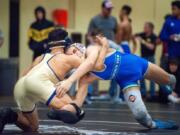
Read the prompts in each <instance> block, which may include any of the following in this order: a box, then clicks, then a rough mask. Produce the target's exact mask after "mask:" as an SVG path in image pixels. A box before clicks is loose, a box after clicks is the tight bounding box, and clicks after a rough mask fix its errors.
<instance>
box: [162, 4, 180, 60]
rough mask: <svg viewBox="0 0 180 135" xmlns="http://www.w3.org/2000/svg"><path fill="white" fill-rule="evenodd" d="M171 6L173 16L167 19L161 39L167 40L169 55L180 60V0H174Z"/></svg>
mask: <svg viewBox="0 0 180 135" xmlns="http://www.w3.org/2000/svg"><path fill="white" fill-rule="evenodd" d="M171 7H172V16H170V17H168V18H167V19H166V20H165V22H164V25H163V28H162V30H161V33H160V39H161V40H162V41H165V42H167V45H168V55H169V56H168V57H169V58H170V59H171V58H177V59H178V60H180V1H173V2H172V3H171Z"/></svg>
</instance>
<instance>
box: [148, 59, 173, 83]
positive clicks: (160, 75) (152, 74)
mask: <svg viewBox="0 0 180 135" xmlns="http://www.w3.org/2000/svg"><path fill="white" fill-rule="evenodd" d="M145 78H146V79H149V80H152V81H154V82H156V83H158V84H167V85H171V86H174V85H175V84H176V78H175V76H174V75H171V74H169V73H167V72H166V71H164V70H163V69H162V68H160V67H159V66H157V65H155V64H153V63H149V65H148V71H147V72H146V75H145Z"/></svg>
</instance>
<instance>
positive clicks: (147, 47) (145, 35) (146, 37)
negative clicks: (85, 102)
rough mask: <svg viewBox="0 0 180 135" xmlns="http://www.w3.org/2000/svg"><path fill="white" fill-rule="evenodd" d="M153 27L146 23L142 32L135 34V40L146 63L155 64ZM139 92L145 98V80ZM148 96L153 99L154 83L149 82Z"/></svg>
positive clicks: (155, 37)
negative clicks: (139, 45)
mask: <svg viewBox="0 0 180 135" xmlns="http://www.w3.org/2000/svg"><path fill="white" fill-rule="evenodd" d="M153 30H154V25H153V23H151V22H146V23H145V25H144V32H142V33H139V34H136V37H137V39H138V40H139V41H140V44H141V56H142V57H143V58H145V59H147V60H148V61H150V62H152V63H155V58H154V55H155V50H156V40H157V36H156V35H155V34H154V32H153ZM141 90H142V91H141V92H142V95H143V96H144V97H146V91H147V89H146V84H145V80H142V81H141ZM150 96H151V99H153V98H154V97H155V83H154V82H152V81H151V82H150Z"/></svg>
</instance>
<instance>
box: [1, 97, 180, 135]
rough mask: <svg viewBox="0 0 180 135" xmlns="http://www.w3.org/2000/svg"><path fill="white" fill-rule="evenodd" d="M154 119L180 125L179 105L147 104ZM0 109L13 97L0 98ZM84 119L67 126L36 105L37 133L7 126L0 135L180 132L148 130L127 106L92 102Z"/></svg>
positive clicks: (161, 134) (11, 104) (164, 134)
mask: <svg viewBox="0 0 180 135" xmlns="http://www.w3.org/2000/svg"><path fill="white" fill-rule="evenodd" d="M146 105H147V108H148V110H149V112H150V114H151V115H152V117H153V118H154V119H163V120H174V121H176V122H177V123H178V124H179V125H180V105H172V104H171V105H170V104H169V105H162V104H155V103H151V104H148V103H146ZM0 107H13V108H15V109H17V108H16V104H15V102H14V101H13V99H12V98H7V97H0ZM84 109H85V111H86V116H85V118H84V119H83V120H82V121H80V122H79V123H78V124H76V125H66V124H63V123H62V122H59V121H53V120H49V119H48V118H47V117H46V113H47V111H48V108H47V107H45V106H43V105H39V106H38V110H39V117H40V128H39V132H38V133H23V132H22V131H21V130H20V129H18V128H17V127H16V126H15V125H7V126H6V127H5V130H4V132H3V135H31V134H32V135H51V134H52V135H180V130H176V131H171V130H147V129H146V128H144V127H142V126H141V125H139V124H138V123H137V122H136V121H135V120H134V118H133V117H132V114H131V112H130V111H129V109H128V107H127V106H126V105H114V104H112V103H111V102H102V101H101V102H100V101H99V102H95V103H93V104H92V105H85V106H84Z"/></svg>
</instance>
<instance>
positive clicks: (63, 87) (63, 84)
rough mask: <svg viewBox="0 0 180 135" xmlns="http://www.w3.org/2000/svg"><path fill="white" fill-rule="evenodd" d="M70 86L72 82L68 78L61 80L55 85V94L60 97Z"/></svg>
mask: <svg viewBox="0 0 180 135" xmlns="http://www.w3.org/2000/svg"><path fill="white" fill-rule="evenodd" d="M71 86H72V83H71V82H70V81H68V80H65V81H62V82H60V83H58V85H56V96H57V97H62V96H64V95H65V94H66V93H67V92H68V91H69V89H70V87H71Z"/></svg>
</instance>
